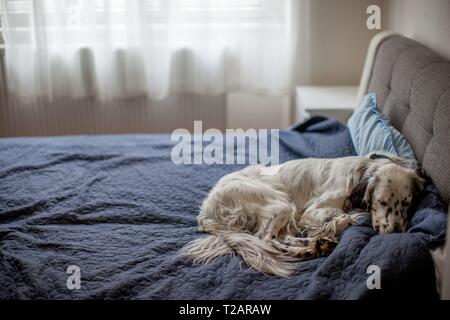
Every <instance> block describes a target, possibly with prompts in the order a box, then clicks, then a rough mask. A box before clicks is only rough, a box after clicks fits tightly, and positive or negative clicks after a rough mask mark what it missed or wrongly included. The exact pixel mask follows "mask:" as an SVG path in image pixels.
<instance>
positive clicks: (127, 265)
mask: <svg viewBox="0 0 450 320" xmlns="http://www.w3.org/2000/svg"><path fill="white" fill-rule="evenodd" d="M174 144H175V142H172V141H171V140H170V137H169V136H168V135H125V136H93V137H81V136H80V137H58V138H13V139H0V284H1V285H0V298H1V299H37V298H45V299H56V298H57V299H104V298H115V299H247V298H249V299H318V298H331V299H358V298H371V297H391V296H395V297H398V296H401V297H408V296H414V297H425V298H436V297H437V296H436V290H435V283H434V269H433V263H432V260H431V257H430V253H429V249H430V248H432V247H433V246H435V245H438V244H442V243H443V241H444V239H445V229H446V219H447V218H446V210H445V208H444V206H443V204H442V202H441V200H440V199H439V196H438V195H437V192H436V190H435V188H434V187H433V186H428V187H427V189H426V191H425V192H424V197H423V199H422V200H421V201H420V203H419V205H418V207H417V208H415V209H414V211H415V212H414V214H413V218H412V220H411V226H410V228H409V230H408V232H407V233H404V234H390V235H382V236H380V235H377V234H376V233H375V231H374V230H372V228H371V227H370V221H369V219H365V220H362V221H361V222H360V223H359V224H358V225H354V226H351V227H350V228H349V229H348V230H346V231H345V232H344V234H343V236H342V239H341V241H340V243H339V244H338V246H337V248H336V249H335V250H334V251H333V252H332V254H331V255H330V256H328V257H322V258H319V259H314V260H310V261H305V262H299V263H297V267H298V268H297V271H296V272H295V274H294V275H293V276H292V277H291V278H289V279H283V278H276V277H270V276H266V275H263V274H260V273H258V272H256V271H254V270H252V269H249V268H247V266H246V265H245V264H244V263H243V262H242V260H241V259H240V258H239V257H237V256H234V257H233V256H226V257H220V258H217V259H215V260H214V261H212V262H211V263H209V264H207V265H204V266H201V265H194V264H192V263H191V262H190V261H187V260H186V259H185V258H184V257H182V256H180V255H178V250H179V249H180V248H181V247H182V246H183V245H184V244H186V243H187V242H189V241H191V240H193V239H195V238H197V237H200V236H201V233H200V232H198V231H197V223H196V215H197V213H198V208H199V206H200V204H201V201H202V199H203V198H204V197H205V196H206V195H207V193H208V191H209V189H210V188H211V187H212V186H213V185H214V184H215V183H216V182H217V180H218V179H219V178H220V177H222V176H223V175H225V174H227V173H229V172H232V171H235V170H238V169H240V168H242V167H243V165H175V164H174V163H172V161H171V160H170V153H171V150H172V147H173V146H174ZM353 154H354V149H353V145H352V142H351V139H350V135H349V133H348V129H347V128H346V127H345V126H344V125H342V124H340V123H338V122H337V121H334V120H327V121H322V122H319V123H315V124H313V125H311V126H309V127H307V128H303V132H296V131H282V132H280V158H281V161H287V160H290V159H295V158H304V157H343V156H348V155H353ZM370 265H376V266H378V267H379V270H380V277H381V282H380V285H381V289H369V288H368V286H367V279H368V277H369V276H370V274H369V273H367V268H368V267H369V266H370ZM69 266H75V267H79V270H80V279H81V282H80V289H76V288H75V289H70V288H69V287H70V286H69V287H68V278H69V277H70V276H71V275H72V273H70V272H69V273H66V271H67V269H68V267H69ZM70 270H73V269H69V271H70ZM69 280H70V279H69Z"/></svg>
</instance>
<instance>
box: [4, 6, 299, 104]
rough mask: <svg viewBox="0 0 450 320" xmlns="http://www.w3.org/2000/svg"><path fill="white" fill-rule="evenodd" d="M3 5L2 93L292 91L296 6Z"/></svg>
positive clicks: (104, 94) (155, 95) (151, 94)
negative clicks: (5, 74)
mask: <svg viewBox="0 0 450 320" xmlns="http://www.w3.org/2000/svg"><path fill="white" fill-rule="evenodd" d="M2 3H3V6H4V8H3V10H4V16H6V17H7V18H8V29H7V30H5V31H4V35H5V37H6V38H7V39H8V48H7V55H6V65H7V66H8V68H7V69H8V79H11V81H10V83H11V85H10V86H9V87H10V89H11V91H14V92H16V93H17V94H18V95H24V96H25V98H27V97H31V98H33V97H40V96H47V97H50V98H52V97H55V96H74V97H83V96H86V95H90V94H95V95H97V96H99V97H100V98H101V99H110V98H111V97H113V98H114V97H122V96H133V95H143V94H146V95H148V96H149V97H152V98H161V97H164V96H167V95H168V94H170V93H172V92H175V93H177V92H183V93H185V92H188V93H198V94H222V93H226V92H231V91H237V90H243V91H248V92H256V93H268V94H279V93H285V92H287V91H288V90H289V89H290V81H291V78H292V77H291V74H290V73H291V70H292V67H291V65H290V63H291V61H292V50H291V49H292V48H293V43H292V41H293V39H296V37H295V36H293V34H292V33H293V32H294V29H293V28H292V25H293V24H291V19H292V12H295V10H291V7H292V6H293V3H294V2H293V0H140V1H129V0H65V1H60V0H40V1H38V0H36V1H32V0H2ZM90 88H94V89H92V90H91V89H90ZM92 92H94V93H92ZM31 98H30V99H31Z"/></svg>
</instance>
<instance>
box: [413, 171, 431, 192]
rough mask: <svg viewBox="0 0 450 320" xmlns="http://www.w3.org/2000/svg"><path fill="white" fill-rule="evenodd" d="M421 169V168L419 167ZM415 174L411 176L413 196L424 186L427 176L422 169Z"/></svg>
mask: <svg viewBox="0 0 450 320" xmlns="http://www.w3.org/2000/svg"><path fill="white" fill-rule="evenodd" d="M420 170H421V171H423V169H422V168H420ZM416 174H417V176H415V177H413V181H412V184H413V193H414V194H413V196H415V195H418V194H419V193H421V192H422V190H423V188H425V184H426V183H427V181H428V179H429V177H428V176H427V175H426V173H425V171H423V172H422V173H421V174H418V173H417V170H416Z"/></svg>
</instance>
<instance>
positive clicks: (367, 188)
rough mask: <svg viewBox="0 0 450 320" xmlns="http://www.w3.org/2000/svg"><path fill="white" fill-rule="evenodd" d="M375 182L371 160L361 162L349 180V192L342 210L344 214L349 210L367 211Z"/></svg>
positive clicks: (375, 176)
mask: <svg viewBox="0 0 450 320" xmlns="http://www.w3.org/2000/svg"><path fill="white" fill-rule="evenodd" d="M377 181H378V176H377V174H376V167H374V166H373V165H372V160H369V161H364V162H362V163H361V165H360V166H359V167H358V168H357V169H356V170H355V172H354V173H353V175H352V177H351V178H350V180H349V184H348V190H350V191H349V195H348V196H347V197H346V198H345V200H344V204H343V208H342V209H343V210H344V212H348V211H350V210H351V209H362V210H367V209H368V208H369V207H370V203H371V199H372V193H373V190H374V188H375V185H376V183H377Z"/></svg>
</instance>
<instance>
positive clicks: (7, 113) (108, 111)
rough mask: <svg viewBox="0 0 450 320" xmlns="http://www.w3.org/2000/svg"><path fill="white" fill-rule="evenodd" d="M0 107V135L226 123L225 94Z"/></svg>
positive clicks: (11, 102)
mask: <svg viewBox="0 0 450 320" xmlns="http://www.w3.org/2000/svg"><path fill="white" fill-rule="evenodd" d="M2 101H5V102H6V103H2V106H1V107H0V136H2V137H11V136H15V137H17V136H55V135H76V134H123V133H168V132H172V131H173V130H175V129H177V128H186V129H188V130H192V129H193V123H194V120H201V121H203V128H204V129H208V128H217V129H221V130H223V129H224V128H225V127H226V123H225V122H226V116H225V112H226V98H225V96H214V97H207V96H206V97H205V96H193V95H177V96H172V97H169V98H167V99H165V100H162V101H152V100H148V99H146V98H133V99H124V100H116V101H109V102H99V101H96V100H94V99H77V100H74V99H59V100H55V101H52V102H38V103H34V104H32V105H23V104H21V103H20V101H19V100H18V99H15V98H13V97H8V98H7V99H6V100H5V99H4V100H2Z"/></svg>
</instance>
